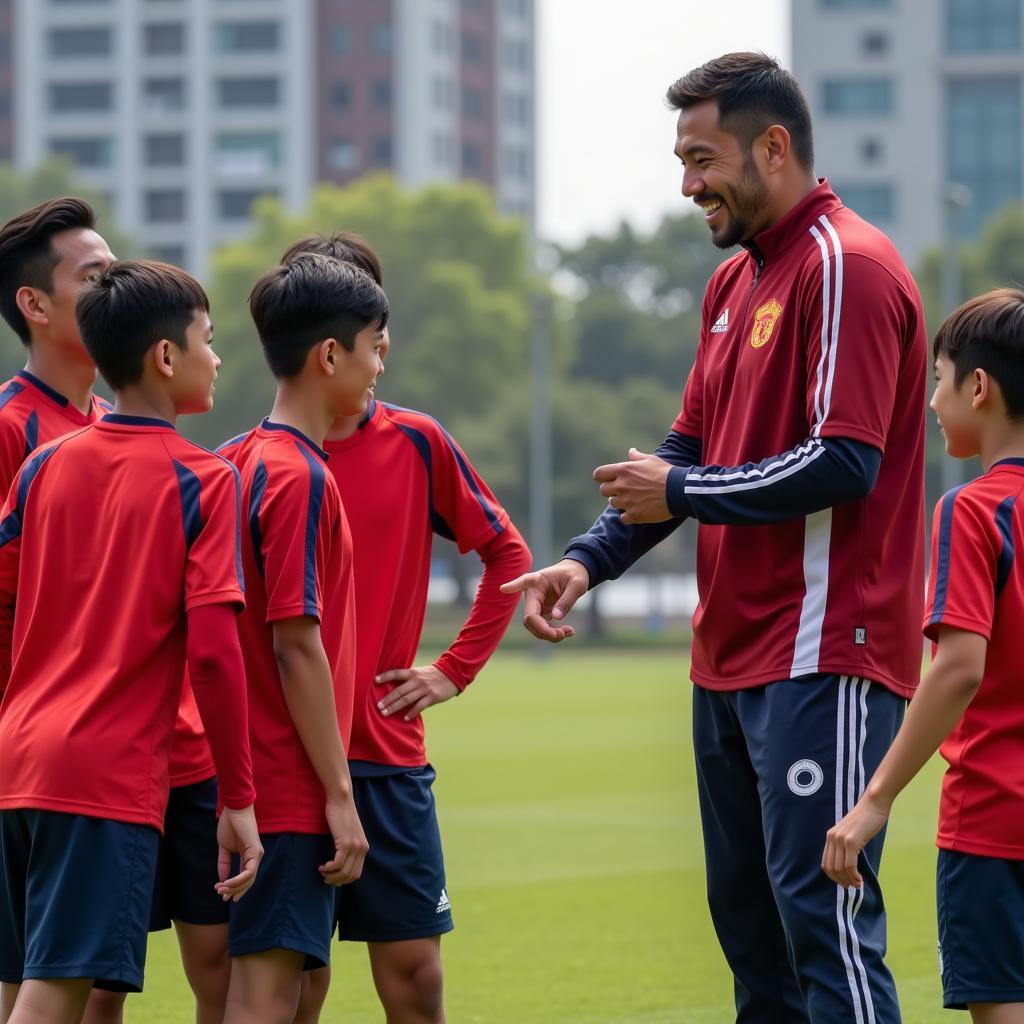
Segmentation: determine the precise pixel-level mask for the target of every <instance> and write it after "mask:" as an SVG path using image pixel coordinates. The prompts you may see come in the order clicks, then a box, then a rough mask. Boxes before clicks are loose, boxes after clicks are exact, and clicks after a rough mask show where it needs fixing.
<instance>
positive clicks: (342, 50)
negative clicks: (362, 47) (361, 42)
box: [327, 25, 352, 57]
mask: <svg viewBox="0 0 1024 1024" xmlns="http://www.w3.org/2000/svg"><path fill="white" fill-rule="evenodd" d="M327 42H328V45H329V46H330V48H331V53H333V54H337V55H338V56H339V57H343V56H345V55H346V54H349V53H351V52H352V30H351V29H350V28H349V27H348V25H332V26H331V30H330V32H328V34H327Z"/></svg>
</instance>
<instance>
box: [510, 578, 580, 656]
mask: <svg viewBox="0 0 1024 1024" xmlns="http://www.w3.org/2000/svg"><path fill="white" fill-rule="evenodd" d="M589 586H590V575H589V574H588V572H587V569H586V566H584V565H583V564H582V563H581V562H577V561H576V560H575V559H572V558H563V559H562V560H561V561H560V562H558V563H556V564H555V565H549V566H548V567H547V568H546V569H539V570H538V571H537V572H528V573H526V574H525V575H523V576H519V577H517V578H516V579H514V580H510V581H509V582H508V583H503V584H502V585H501V592H502V593H503V594H523V595H525V600H524V602H523V625H524V626H525V627H526V628H527V629H528V630H529V631H530V632H531V633H532V634H533V635H534V636H535V637H537V639H538V640H548V641H550V642H551V643H553V644H557V643H560V642H561V641H562V640H566V639H568V638H569V637H571V636H575V635H576V630H574V629H573V628H572V626H557V625H556V626H553V625H551V622H552V620H554V621H555V622H557V621H558V620H560V619H564V618H565V616H566V615H568V614H569V610H570V609H571V608H572V606H573V605H574V604H575V603H576V602H577V601H578V600H579V599H580V598H581V597H582V596H583V595H584V594H585V593H586V592H587V587H589Z"/></svg>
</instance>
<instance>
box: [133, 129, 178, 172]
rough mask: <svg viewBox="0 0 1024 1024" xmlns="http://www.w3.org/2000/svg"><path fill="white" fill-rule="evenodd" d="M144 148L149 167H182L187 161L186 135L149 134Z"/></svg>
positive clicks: (144, 142)
mask: <svg viewBox="0 0 1024 1024" xmlns="http://www.w3.org/2000/svg"><path fill="white" fill-rule="evenodd" d="M143 149H144V155H145V162H146V166H147V167H182V166H183V165H184V163H185V136H184V135H147V136H146V138H145V140H144V141H143Z"/></svg>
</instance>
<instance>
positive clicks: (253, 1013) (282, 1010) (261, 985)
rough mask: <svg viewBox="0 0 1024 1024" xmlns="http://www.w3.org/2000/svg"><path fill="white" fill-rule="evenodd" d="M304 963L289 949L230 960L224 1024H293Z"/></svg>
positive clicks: (274, 950)
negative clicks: (229, 978)
mask: <svg viewBox="0 0 1024 1024" xmlns="http://www.w3.org/2000/svg"><path fill="white" fill-rule="evenodd" d="M304 961H305V957H304V956H303V955H302V954H301V953H294V952H292V951H291V950H290V949H272V950H269V951H268V952H266V953H254V954H252V955H251V956H236V957H233V958H232V960H231V983H230V985H229V986H228V1002H227V1008H226V1012H225V1014H224V1024H292V1021H293V1020H294V1019H295V1011H296V1010H297V1009H298V1007H299V991H300V989H301V987H302V964H303V962H304Z"/></svg>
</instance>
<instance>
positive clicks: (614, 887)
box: [129, 645, 943, 1024]
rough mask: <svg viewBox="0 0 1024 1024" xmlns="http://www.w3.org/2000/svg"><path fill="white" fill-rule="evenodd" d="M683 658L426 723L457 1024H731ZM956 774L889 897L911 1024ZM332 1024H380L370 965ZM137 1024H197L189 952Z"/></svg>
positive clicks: (912, 818)
mask: <svg viewBox="0 0 1024 1024" xmlns="http://www.w3.org/2000/svg"><path fill="white" fill-rule="evenodd" d="M689 688H690V684H689V682H688V681H687V676H686V663H685V659H684V657H683V656H682V655H678V656H671V655H664V654H659V655H657V656H643V655H637V654H635V653H631V654H627V655H620V654H614V653H601V654H600V655H594V654H587V653H584V652H574V651H572V650H571V649H570V648H569V647H568V645H566V646H565V647H563V648H560V649H558V651H556V652H554V653H553V654H552V656H551V657H549V658H547V659H546V660H542V661H539V660H533V659H530V658H528V657H525V656H520V655H504V656H501V657H499V658H498V659H496V660H495V661H494V662H493V663H492V665H491V667H490V668H489V669H488V670H487V672H486V673H485V674H484V676H482V677H481V678H480V680H479V681H478V683H477V684H475V685H474V687H473V689H472V690H471V691H470V693H469V694H468V695H467V696H465V697H464V698H460V699H458V700H455V701H452V702H450V703H449V704H446V705H444V706H442V707H439V708H436V709H433V710H432V711H430V712H428V713H427V718H428V720H429V721H428V729H429V732H430V741H431V742H430V751H431V757H432V760H433V762H434V764H435V766H436V767H437V769H438V782H437V784H436V792H437V798H438V804H439V808H440V815H441V826H442V830H443V833H444V840H445V853H446V859H447V865H448V878H449V886H448V894H449V896H450V897H451V900H452V905H453V912H454V914H455V919H456V923H457V929H456V931H455V932H454V933H453V934H452V935H450V936H448V937H447V938H446V939H445V940H444V956H445V968H446V984H447V1007H448V1016H449V1019H450V1020H451V1021H452V1022H453V1024H472V1022H486V1024H511V1022H525V1021H529V1022H530V1024H549V1022H550V1024H599V1022H600V1024H633V1022H636V1024H689V1022H694V1024H705V1022H706V1024H723V1022H727V1021H729V1020H730V1019H732V1018H731V1017H730V1009H731V994H730V993H731V982H730V979H729V976H728V974H727V971H726V968H725V964H724V961H723V960H722V957H721V954H720V952H719V950H718V947H717V945H716V941H715V937H714V934H713V932H712V930H711V924H710V921H709V918H708V913H707V908H706V906H705V902H704V875H703V863H702V850H701V841H700V830H699V825H698V820H697V806H696V794H695V789H694V778H693V767H692V758H691V748H690V740H689ZM938 774H939V772H938V766H937V765H935V764H933V765H932V766H931V767H930V768H929V771H928V772H926V773H924V775H923V776H922V777H921V778H920V779H918V780H917V782H916V783H915V784H914V786H913V787H912V788H911V789H910V790H908V791H907V793H905V794H904V795H903V797H901V799H900V801H899V803H898V804H897V808H896V810H897V813H896V818H895V821H894V822H893V825H892V827H891V829H890V832H889V839H888V843H887V846H886V856H885V862H884V865H883V872H882V880H883V883H884V885H885V892H886V896H887V904H888V907H889V915H890V963H891V966H892V969H893V971H894V973H895V975H896V980H897V984H898V985H899V989H900V995H901V999H902V1002H903V1007H904V1020H905V1022H906V1024H924V1022H927V1021H935V1020H937V1019H940V1018H941V1017H942V1016H943V1014H942V1011H941V1008H940V1007H941V1000H940V990H939V982H938V976H937V967H936V956H935V922H934V911H933V873H934V862H935V854H934V847H933V839H934V833H935V804H936V796H937V791H938ZM334 969H335V980H334V985H333V988H332V991H331V995H330V998H329V1002H328V1009H327V1012H326V1013H325V1015H324V1020H325V1021H332V1022H333V1021H344V1022H351V1024H363V1022H370V1021H373V1022H378V1021H380V1020H381V1019H382V1014H381V1012H380V1010H379V1008H378V1007H377V1005H376V1002H375V998H374V994H373V991H372V986H371V983H370V980H369V972H368V970H367V966H366V960H365V953H364V951H363V949H362V948H361V947H359V946H349V945H345V946H343V947H338V946H336V947H335V958H334ZM129 1018H130V1020H134V1021H153V1022H164V1021H166V1022H174V1024H178V1022H180V1024H186V1022H187V1021H189V1020H190V1019H191V1005H190V1001H189V999H188V997H187V996H186V990H185V984H184V980H183V977H182V975H181V969H180V967H179V966H178V964H177V951H176V947H175V945H174V940H173V938H172V937H171V936H170V935H169V934H168V933H164V934H163V935H160V936H156V937H154V940H153V941H152V942H151V944H150V952H149V963H148V969H147V979H146V992H145V994H144V995H142V996H140V997H133V998H132V999H131V1000H130V1003H129Z"/></svg>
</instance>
